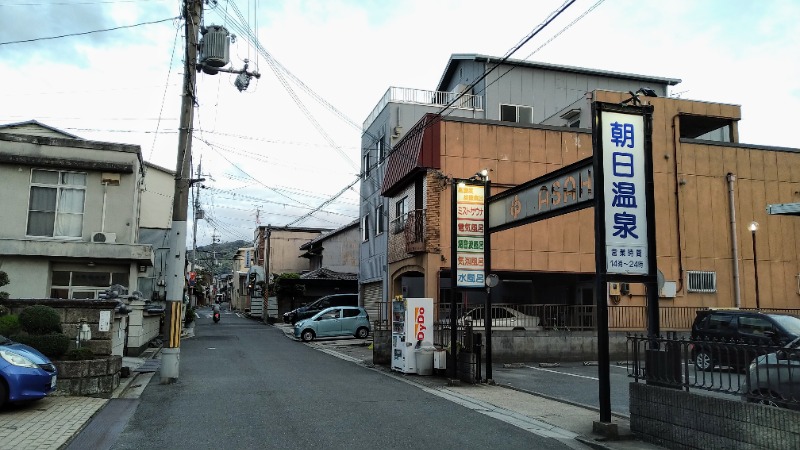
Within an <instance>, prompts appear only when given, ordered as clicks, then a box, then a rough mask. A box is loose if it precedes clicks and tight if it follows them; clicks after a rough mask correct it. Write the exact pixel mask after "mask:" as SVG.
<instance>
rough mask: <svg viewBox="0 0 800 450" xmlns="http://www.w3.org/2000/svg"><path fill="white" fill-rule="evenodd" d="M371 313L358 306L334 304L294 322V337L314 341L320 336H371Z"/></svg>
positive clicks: (361, 337) (362, 337) (360, 337)
mask: <svg viewBox="0 0 800 450" xmlns="http://www.w3.org/2000/svg"><path fill="white" fill-rule="evenodd" d="M369 331H370V326H369V314H367V311H366V310H365V309H364V308H361V307H358V306H334V307H331V308H326V309H323V310H322V311H320V312H318V313H316V314H315V315H313V316H311V317H309V318H308V319H304V320H301V321H299V322H297V323H295V324H294V337H296V338H298V339H302V340H303V341H306V342H308V341H312V340H314V339H315V338H318V337H335V336H355V337H357V338H359V339H366V337H367V336H369Z"/></svg>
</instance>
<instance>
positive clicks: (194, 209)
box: [191, 159, 203, 306]
mask: <svg viewBox="0 0 800 450" xmlns="http://www.w3.org/2000/svg"><path fill="white" fill-rule="evenodd" d="M202 166H203V160H202V159H201V160H200V164H198V165H197V179H199V178H200V170H201V168H202ZM193 186H194V190H193V192H194V202H193V206H192V272H197V210H198V209H199V207H200V187H199V186H195V185H194V184H193ZM191 293H192V296H191V298H192V306H195V305H197V298H196V296H195V295H194V289H192V290H191Z"/></svg>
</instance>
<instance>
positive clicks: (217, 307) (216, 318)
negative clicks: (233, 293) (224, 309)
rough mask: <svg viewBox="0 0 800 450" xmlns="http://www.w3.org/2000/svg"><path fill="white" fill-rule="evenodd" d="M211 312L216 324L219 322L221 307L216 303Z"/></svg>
mask: <svg viewBox="0 0 800 450" xmlns="http://www.w3.org/2000/svg"><path fill="white" fill-rule="evenodd" d="M211 311H212V312H213V314H214V323H217V322H219V305H218V304H216V303H214V305H213V306H212V307H211Z"/></svg>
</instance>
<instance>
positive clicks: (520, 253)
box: [440, 122, 594, 273]
mask: <svg viewBox="0 0 800 450" xmlns="http://www.w3.org/2000/svg"><path fill="white" fill-rule="evenodd" d="M443 126H444V128H445V130H444V132H443V133H442V136H443V138H442V139H443V154H444V155H443V158H442V171H443V172H444V173H446V174H452V175H453V176H456V177H468V176H470V175H472V174H474V173H476V172H478V171H479V170H481V169H484V168H488V169H491V172H490V179H491V180H492V193H498V192H501V191H502V190H503V189H504V188H507V187H511V186H515V185H518V184H521V183H524V182H526V181H528V180H531V179H534V178H536V177H539V176H542V175H544V174H546V173H548V172H552V171H553V170H556V169H558V168H560V167H562V166H564V165H567V164H571V163H574V162H576V161H579V160H581V159H585V158H588V157H590V156H591V155H592V137H591V134H589V133H586V132H585V131H583V132H566V131H565V132H560V131H549V130H542V129H533V128H517V127H513V126H502V125H486V124H468V123H460V122H444V125H443ZM440 202H441V204H442V206H443V208H446V209H442V210H441V211H442V217H443V219H442V223H443V224H449V223H450V219H449V211H450V209H449V208H450V191H449V189H448V190H444V191H442V197H441V199H440ZM444 217H447V219H444ZM449 244H450V230H449V227H447V226H446V227H445V228H444V229H442V238H441V247H442V250H443V253H444V254H445V255H449V252H450V245H449ZM492 267H493V269H494V270H498V271H501V270H513V271H523V272H530V271H547V272H583V273H592V272H594V217H593V211H592V210H591V209H586V210H583V211H578V212H575V213H571V214H567V215H564V216H561V217H558V218H555V219H552V220H548V221H542V222H538V223H534V224H530V225H525V226H522V227H517V228H513V229H510V230H506V231H502V232H499V233H495V234H494V235H492Z"/></svg>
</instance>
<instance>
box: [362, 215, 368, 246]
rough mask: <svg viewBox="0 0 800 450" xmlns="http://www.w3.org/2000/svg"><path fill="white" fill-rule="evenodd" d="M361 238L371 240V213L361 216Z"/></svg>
mask: <svg viewBox="0 0 800 450" xmlns="http://www.w3.org/2000/svg"><path fill="white" fill-rule="evenodd" d="M361 240H362V241H368V240H369V214H367V215H365V216H364V217H362V218H361Z"/></svg>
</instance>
